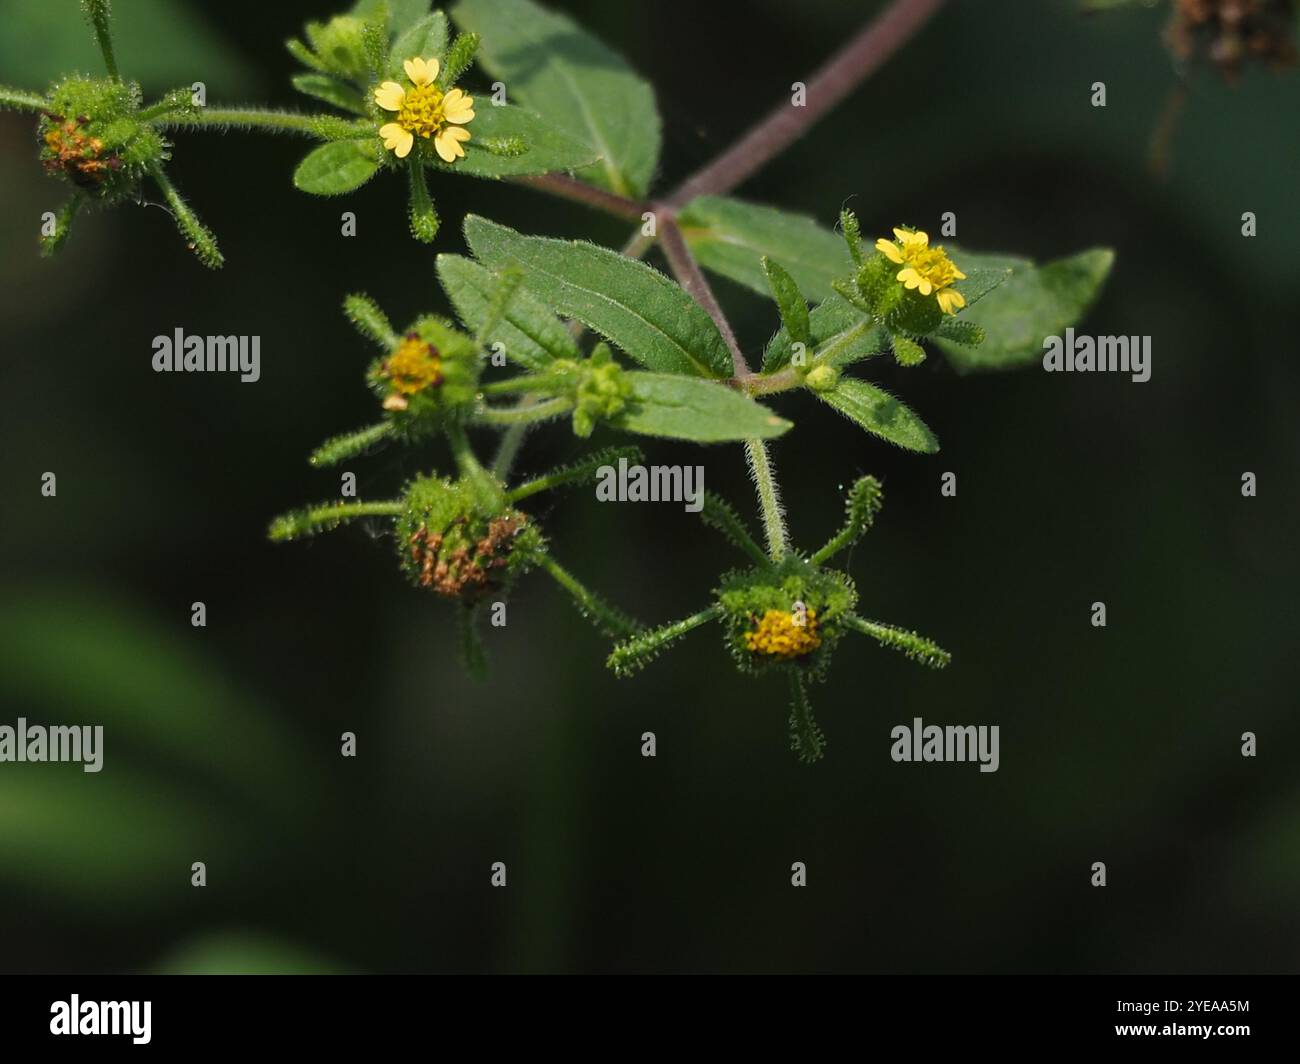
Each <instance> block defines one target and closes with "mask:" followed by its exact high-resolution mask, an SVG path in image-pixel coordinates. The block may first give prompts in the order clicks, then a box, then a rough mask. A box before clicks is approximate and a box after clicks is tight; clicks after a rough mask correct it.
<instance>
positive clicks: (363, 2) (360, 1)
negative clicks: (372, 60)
mask: <svg viewBox="0 0 1300 1064" xmlns="http://www.w3.org/2000/svg"><path fill="white" fill-rule="evenodd" d="M429 2H430V0H357V2H356V3H355V4H353V5H352V11H351V13H352V14H353V15H356V16H357V17H358V18H368V17H369V16H371V15H373V14H374V13H375V12H376V11H377V10H379V7H380V6H381V5H386V6H387V8H388V31H389V33H392V34H396V35H398V36H400V35H401V34H402V32H403V31H404V30H406V29H407V28H408V27H409V26H412V25H414V24H415V23H417V22H419V21H420V20H421V19H422V18H424V17H425V16H427V15H428V14H429Z"/></svg>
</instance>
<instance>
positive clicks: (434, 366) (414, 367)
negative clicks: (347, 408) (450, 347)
mask: <svg viewBox="0 0 1300 1064" xmlns="http://www.w3.org/2000/svg"><path fill="white" fill-rule="evenodd" d="M384 376H385V377H387V378H388V379H389V381H390V382H391V383H392V386H393V391H392V393H391V394H390V395H389V396H388V399H387V400H386V401H385V402H384V409H386V410H405V409H406V407H407V403H406V400H405V398H404V397H405V396H408V395H415V393H416V392H422V391H424V389H425V388H430V387H433V388H436V387H437V386H438V385H440V384H441V383H442V358H441V356H440V355H439V354H438V350H437V348H435V347H434V346H433V345H432V344H429V343H425V341H423V340H421V339H420V336H419V334H418V333H408V334H407V335H406V336H404V337H403V338H402V342H401V343H400V344H398V345H397V350H396V351H394V352H393V353H392V355H391V356H390V357H389V359H388V361H386V362H385V363H384Z"/></svg>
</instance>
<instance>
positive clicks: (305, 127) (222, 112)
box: [158, 107, 333, 136]
mask: <svg viewBox="0 0 1300 1064" xmlns="http://www.w3.org/2000/svg"><path fill="white" fill-rule="evenodd" d="M330 117H333V116H330ZM320 118H321V116H319V115H304V114H296V113H294V112H292V111H271V110H263V109H260V108H239V107H232V108H225V109H218V108H211V107H204V108H203V109H202V110H200V111H197V112H194V113H191V114H183V115H172V116H168V117H165V118H163V119H162V120H161V121H159V122H158V125H160V126H181V127H194V128H199V129H203V128H212V127H216V128H218V129H260V130H264V131H267V132H271V133H302V134H304V135H306V136H315V135H317V129H318V126H317V123H318V122H319V121H320Z"/></svg>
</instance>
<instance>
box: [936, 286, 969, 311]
mask: <svg viewBox="0 0 1300 1064" xmlns="http://www.w3.org/2000/svg"><path fill="white" fill-rule="evenodd" d="M936 298H937V299H938V300H939V309H940V310H942V311H943V312H944V313H945V314H956V313H957V311H959V310H960V309H961V308H962V307H964V306H965V305H966V297H965V296H963V295H962V294H961V293H960V292H958V291H956V290H955V289H952V288H945V289H943V291H941V292H939V294H938V295H937V296H936Z"/></svg>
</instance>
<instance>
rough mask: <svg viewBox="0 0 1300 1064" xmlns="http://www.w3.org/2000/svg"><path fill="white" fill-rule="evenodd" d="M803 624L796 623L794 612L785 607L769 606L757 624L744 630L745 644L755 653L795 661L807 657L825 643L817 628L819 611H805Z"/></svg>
mask: <svg viewBox="0 0 1300 1064" xmlns="http://www.w3.org/2000/svg"><path fill="white" fill-rule="evenodd" d="M803 621H804V623H803V624H797V623H796V619H795V616H794V614H793V613H787V612H786V611H785V610H768V611H767V612H766V613H764V614H763V616H762V618H761V619H760V620H759V621H758V624H757V627H755V628H754V629H753V630H752V631H749V632H746V633H745V647H746V648H747V649H748V650H749V651H750V652H751V653H753V654H762V655H763V656H765V657H769V658H776V659H777V660H778V661H793V660H794V659H795V658H802V657H806V656H807V655H809V654H811V653H812V652H813V651H814V650H816V649H817V648H818V647H819V646H821V645H822V637H821V635H820V634H818V631H817V611H816V610H811V609H810V610H805V611H803Z"/></svg>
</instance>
